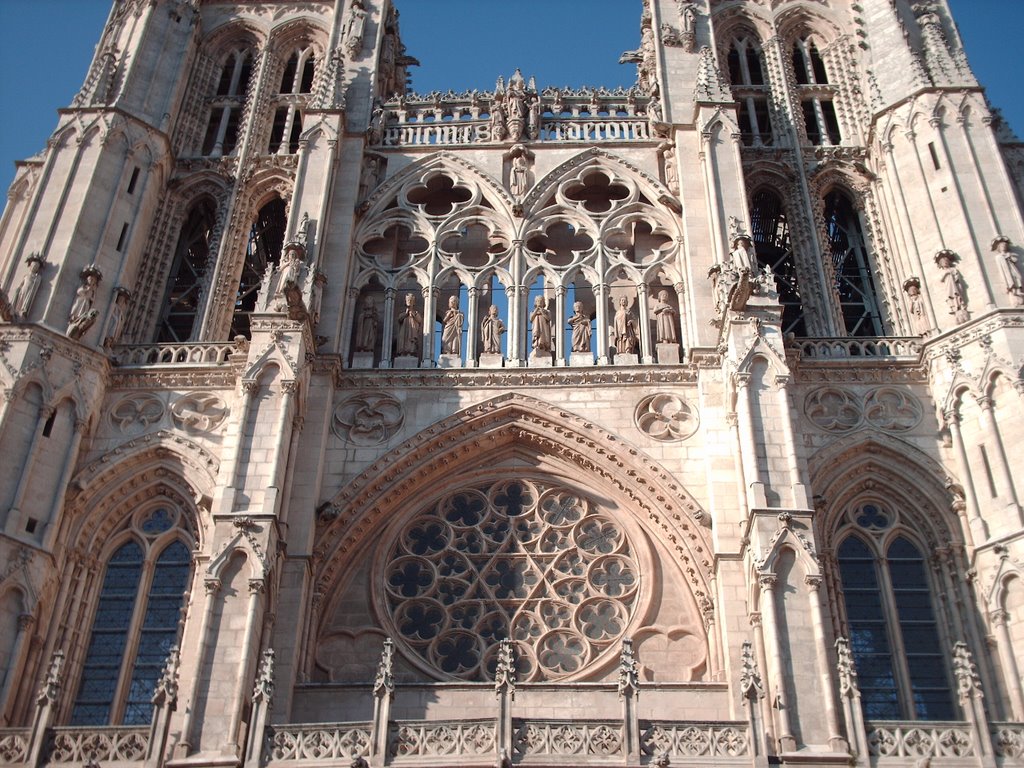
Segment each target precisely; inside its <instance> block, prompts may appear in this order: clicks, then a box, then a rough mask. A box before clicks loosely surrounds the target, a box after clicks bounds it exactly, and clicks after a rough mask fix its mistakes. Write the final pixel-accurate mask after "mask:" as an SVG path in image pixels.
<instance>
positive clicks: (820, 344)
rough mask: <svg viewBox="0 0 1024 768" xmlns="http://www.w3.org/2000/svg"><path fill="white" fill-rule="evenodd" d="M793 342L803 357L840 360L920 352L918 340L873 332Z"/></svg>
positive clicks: (917, 354) (901, 355)
mask: <svg viewBox="0 0 1024 768" xmlns="http://www.w3.org/2000/svg"><path fill="white" fill-rule="evenodd" d="M793 346H794V347H795V348H796V349H797V350H799V351H800V354H801V356H802V357H804V358H805V359H810V360H837V359H838V360H841V359H846V358H865V357H867V358H878V357H909V358H915V359H916V358H917V357H918V356H919V355H920V354H921V340H920V339H917V338H910V337H905V336H872V337H870V338H867V337H865V338H851V337H836V338H818V339H801V340H799V341H796V342H794V344H793Z"/></svg>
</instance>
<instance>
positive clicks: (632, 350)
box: [613, 296, 637, 355]
mask: <svg viewBox="0 0 1024 768" xmlns="http://www.w3.org/2000/svg"><path fill="white" fill-rule="evenodd" d="M613 328H614V332H615V351H616V352H618V353H619V354H625V355H635V354H636V345H637V334H636V320H635V319H634V318H633V315H631V314H630V312H629V302H628V301H627V300H626V297H625V296H620V297H619V308H618V309H617V310H616V312H615V320H614V325H613Z"/></svg>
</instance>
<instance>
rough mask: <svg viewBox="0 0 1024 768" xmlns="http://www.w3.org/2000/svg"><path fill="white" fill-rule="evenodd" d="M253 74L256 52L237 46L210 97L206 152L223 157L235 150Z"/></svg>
mask: <svg viewBox="0 0 1024 768" xmlns="http://www.w3.org/2000/svg"><path fill="white" fill-rule="evenodd" d="M251 74H252V53H251V52H250V51H249V50H248V49H247V48H236V49H235V50H233V51H230V52H229V53H228V54H227V56H226V57H225V58H224V62H223V64H222V65H221V71H220V78H219V80H218V82H217V92H216V93H215V94H214V95H213V97H212V98H211V99H210V118H209V120H208V121H207V124H206V135H205V137H204V138H203V150H202V151H203V155H205V156H210V157H220V156H221V155H230V154H231V153H232V152H234V151H235V146H236V145H237V144H238V131H239V121H240V120H241V117H242V108H243V107H244V106H245V97H246V94H247V93H248V89H249V78H250V75H251Z"/></svg>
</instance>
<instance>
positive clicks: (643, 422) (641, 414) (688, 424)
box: [634, 392, 700, 442]
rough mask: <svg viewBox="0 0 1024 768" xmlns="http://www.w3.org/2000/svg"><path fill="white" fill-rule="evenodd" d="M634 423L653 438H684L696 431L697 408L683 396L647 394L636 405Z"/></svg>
mask: <svg viewBox="0 0 1024 768" xmlns="http://www.w3.org/2000/svg"><path fill="white" fill-rule="evenodd" d="M634 419H635V420H636V425H637V427H638V428H639V429H640V431H641V432H644V433H646V434H647V435H649V436H650V437H652V438H653V439H655V440H661V441H663V442H669V441H672V440H685V439H686V438H688V437H690V436H691V435H693V433H694V432H696V431H697V427H698V426H700V420H699V418H698V416H697V410H696V409H695V408H693V407H692V406H690V405H689V403H687V402H686V401H685V400H683V398H681V397H679V396H678V395H674V394H671V393H669V392H660V393H658V394H656V395H649V396H648V397H645V398H644V399H643V400H641V401H640V402H639V403H638V404H637V406H636V412H635V414H634Z"/></svg>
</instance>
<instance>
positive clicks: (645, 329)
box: [636, 282, 654, 365]
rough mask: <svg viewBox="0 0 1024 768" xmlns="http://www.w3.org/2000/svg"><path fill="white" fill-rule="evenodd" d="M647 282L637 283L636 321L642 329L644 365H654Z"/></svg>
mask: <svg viewBox="0 0 1024 768" xmlns="http://www.w3.org/2000/svg"><path fill="white" fill-rule="evenodd" d="M647 298H648V297H647V283H643V282H641V283H637V286H636V312H637V315H639V317H637V319H636V322H637V326H638V330H639V331H640V355H641V358H640V360H641V362H642V363H643V364H644V365H654V345H653V344H652V343H651V321H650V319H649V315H648V313H649V312H650V309H649V308H648V306H647Z"/></svg>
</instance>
